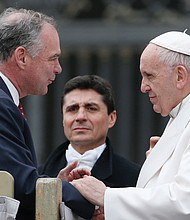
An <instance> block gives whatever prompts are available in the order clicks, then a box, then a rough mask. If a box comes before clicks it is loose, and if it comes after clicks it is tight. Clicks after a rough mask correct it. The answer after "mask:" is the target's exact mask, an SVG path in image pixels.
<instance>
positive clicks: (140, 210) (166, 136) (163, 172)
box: [72, 31, 190, 220]
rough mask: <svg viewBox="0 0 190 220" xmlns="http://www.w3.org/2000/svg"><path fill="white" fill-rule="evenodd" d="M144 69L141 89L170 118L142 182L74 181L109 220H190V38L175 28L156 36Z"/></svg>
mask: <svg viewBox="0 0 190 220" xmlns="http://www.w3.org/2000/svg"><path fill="white" fill-rule="evenodd" d="M140 71H141V75H142V83H141V91H142V92H143V93H147V94H148V96H149V98H150V102H151V103H152V104H153V109H154V111H155V112H157V113H160V114H161V115H162V116H164V117H165V116H167V115H169V116H170V120H169V122H168V124H167V126H166V128H165V130H164V133H163V134H162V136H161V138H160V139H159V141H158V142H157V144H156V145H155V147H154V148H153V149H152V150H151V152H150V154H149V156H148V157H147V159H146V160H145V162H144V164H143V166H142V169H141V172H140V175H139V179H138V183H137V186H136V187H129V188H106V186H105V185H104V184H103V183H102V182H100V181H99V180H97V179H95V178H94V177H91V176H85V177H84V178H82V179H79V180H74V181H73V182H72V184H73V185H74V186H75V187H76V188H77V189H78V190H79V191H80V192H81V193H82V194H83V196H84V197H86V198H87V199H88V200H89V201H90V202H92V203H93V204H95V205H98V206H100V207H101V208H102V209H103V210H104V215H105V219H106V220H190V123H189V122H190V95H189V94H190V36H189V35H188V34H186V33H185V32H178V31H171V32H167V33H164V34H162V35H160V36H158V37H156V38H154V39H153V40H151V41H150V42H149V44H148V45H147V47H146V48H145V49H144V51H143V53H142V55H141V59H140ZM123 175H125V174H123ZM97 214H98V211H97Z"/></svg>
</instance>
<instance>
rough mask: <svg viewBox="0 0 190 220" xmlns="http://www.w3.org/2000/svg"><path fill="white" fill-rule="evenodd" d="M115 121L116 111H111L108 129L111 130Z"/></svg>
mask: <svg viewBox="0 0 190 220" xmlns="http://www.w3.org/2000/svg"><path fill="white" fill-rule="evenodd" d="M116 120H117V114H116V111H113V112H111V113H110V115H109V128H112V127H113V126H114V125H115V122H116Z"/></svg>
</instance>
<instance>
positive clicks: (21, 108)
mask: <svg viewBox="0 0 190 220" xmlns="http://www.w3.org/2000/svg"><path fill="white" fill-rule="evenodd" d="M18 108H19V110H20V112H21V114H22V115H23V117H24V119H25V120H26V115H25V114H24V110H23V106H22V104H21V103H19V105H18Z"/></svg>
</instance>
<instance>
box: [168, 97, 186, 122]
mask: <svg viewBox="0 0 190 220" xmlns="http://www.w3.org/2000/svg"><path fill="white" fill-rule="evenodd" d="M189 99H190V95H188V96H187V97H185V98H184V99H183V100H182V101H181V102H180V103H179V104H178V105H177V106H176V107H175V108H173V109H172V110H171V112H170V114H169V116H170V117H171V118H175V117H176V116H177V115H178V113H179V111H180V109H181V107H182V106H183V105H184V103H186V102H187V100H189Z"/></svg>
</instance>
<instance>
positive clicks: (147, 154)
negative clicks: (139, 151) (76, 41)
mask: <svg viewBox="0 0 190 220" xmlns="http://www.w3.org/2000/svg"><path fill="white" fill-rule="evenodd" d="M159 139H160V137H159V136H152V137H151V138H150V147H149V149H148V150H147V151H146V157H148V156H149V154H150V152H151V150H152V149H153V148H154V146H155V145H156V143H157V142H158V141H159Z"/></svg>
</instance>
